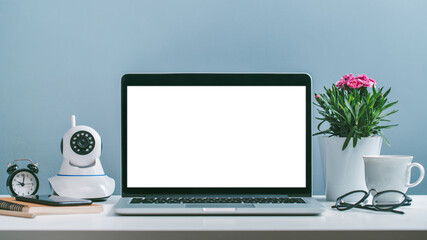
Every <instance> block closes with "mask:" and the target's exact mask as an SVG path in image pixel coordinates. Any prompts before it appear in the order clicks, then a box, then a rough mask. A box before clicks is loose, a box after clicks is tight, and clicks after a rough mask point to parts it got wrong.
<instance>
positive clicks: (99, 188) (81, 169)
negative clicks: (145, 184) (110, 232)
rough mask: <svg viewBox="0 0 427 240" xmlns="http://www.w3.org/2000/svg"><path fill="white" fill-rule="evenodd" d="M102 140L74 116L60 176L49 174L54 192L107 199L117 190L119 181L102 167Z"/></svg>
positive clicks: (64, 140) (63, 149) (63, 144)
mask: <svg viewBox="0 0 427 240" xmlns="http://www.w3.org/2000/svg"><path fill="white" fill-rule="evenodd" d="M101 150H102V142H101V137H100V136H99V134H98V133H97V132H96V131H95V130H94V129H93V128H91V127H88V126H83V125H79V126H76V118H75V116H74V115H72V116H71V128H70V129H69V130H68V131H67V132H66V133H65V135H64V137H63V138H62V141H61V153H62V155H63V156H64V160H63V161H62V165H61V168H60V170H59V173H58V174H57V176H54V177H51V178H49V183H50V185H51V187H52V190H53V193H54V194H57V195H59V196H63V197H74V198H86V199H92V200H102V199H106V198H108V197H109V196H111V194H112V193H113V192H114V187H115V181H114V179H112V178H110V177H108V176H107V175H106V174H105V173H104V170H103V168H102V165H101V161H100V160H99V158H100V156H101Z"/></svg>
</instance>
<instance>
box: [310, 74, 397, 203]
mask: <svg viewBox="0 0 427 240" xmlns="http://www.w3.org/2000/svg"><path fill="white" fill-rule="evenodd" d="M324 89H325V93H320V94H315V99H316V102H315V103H314V104H315V105H316V106H317V107H318V109H317V110H318V112H319V114H320V117H316V119H318V120H320V123H319V125H318V126H317V128H318V130H319V132H317V133H315V134H314V136H315V135H325V136H321V137H320V138H319V146H320V153H321V159H322V162H323V169H324V176H325V186H326V198H327V200H330V201H335V200H336V198H337V197H339V196H341V195H342V194H344V193H347V192H349V191H352V190H356V189H366V184H365V173H364V165H363V159H362V156H363V155H379V154H380V152H381V145H382V140H384V141H385V142H386V143H387V144H388V145H390V144H389V142H388V140H387V138H386V137H385V135H384V134H383V132H382V130H384V129H387V128H391V127H394V126H397V124H384V123H387V122H390V121H389V120H387V119H386V118H387V117H388V116H390V115H391V114H394V113H396V112H397V110H390V108H391V107H392V106H394V105H395V104H396V103H397V101H395V102H389V101H388V99H387V97H388V95H389V93H390V91H391V88H389V89H388V90H387V91H385V92H384V91H383V90H384V87H381V88H379V89H377V88H376V81H375V80H374V79H370V78H368V77H367V76H366V75H365V74H361V75H359V76H357V77H356V76H353V74H348V75H344V76H343V77H342V78H341V79H340V80H339V81H338V82H336V84H333V85H332V87H330V88H329V89H326V88H324ZM325 123H328V124H329V126H328V128H327V129H324V130H322V129H321V128H322V126H323V125H324V124H325Z"/></svg>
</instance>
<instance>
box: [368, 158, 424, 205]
mask: <svg viewBox="0 0 427 240" xmlns="http://www.w3.org/2000/svg"><path fill="white" fill-rule="evenodd" d="M413 158H414V157H413V156H403V155H368V156H363V160H364V162H365V181H366V186H367V187H368V189H369V190H371V189H375V191H376V192H382V191H386V190H397V191H400V192H402V193H406V191H407V190H408V188H412V187H415V186H417V185H418V184H420V183H421V181H422V180H423V178H424V167H423V166H422V165H421V164H419V163H412V159H413ZM413 167H417V168H418V169H419V170H420V176H419V177H418V179H417V180H416V181H415V182H414V183H410V181H411V170H412V168H413ZM373 194H374V195H375V192H373ZM398 198H399V196H397V195H390V196H388V197H386V198H382V200H381V201H385V202H397V201H399V199H398Z"/></svg>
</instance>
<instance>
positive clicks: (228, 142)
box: [115, 73, 324, 215]
mask: <svg viewBox="0 0 427 240" xmlns="http://www.w3.org/2000/svg"><path fill="white" fill-rule="evenodd" d="M311 180H312V179H311V79H310V76H309V75H308V74H237V73H236V74H202V73H198V74H127V75H124V76H123V78H122V195H123V199H121V200H120V201H119V202H118V204H117V205H116V207H115V212H116V213H119V214H129V215H133V214H135V215H140V214H141V215H143V214H163V215H165V214H166V215H167V214H201V215H223V214H320V213H321V212H322V211H324V209H323V207H322V206H321V205H320V204H319V203H317V202H316V201H315V200H313V199H312V198H310V196H311Z"/></svg>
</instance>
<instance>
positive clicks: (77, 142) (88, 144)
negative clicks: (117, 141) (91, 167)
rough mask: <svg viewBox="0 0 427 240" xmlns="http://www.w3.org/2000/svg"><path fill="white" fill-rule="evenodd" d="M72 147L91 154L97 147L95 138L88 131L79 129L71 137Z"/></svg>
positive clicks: (83, 153) (80, 153)
mask: <svg viewBox="0 0 427 240" xmlns="http://www.w3.org/2000/svg"><path fill="white" fill-rule="evenodd" d="M70 146H71V149H72V150H73V151H74V152H75V153H77V154H79V155H85V154H89V153H91V152H92V151H93V149H94V148H95V138H94V137H93V135H92V134H90V133H89V132H87V131H78V132H76V133H74V134H73V136H72V137H71V139H70Z"/></svg>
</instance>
